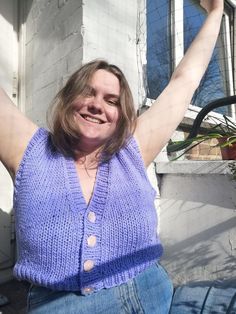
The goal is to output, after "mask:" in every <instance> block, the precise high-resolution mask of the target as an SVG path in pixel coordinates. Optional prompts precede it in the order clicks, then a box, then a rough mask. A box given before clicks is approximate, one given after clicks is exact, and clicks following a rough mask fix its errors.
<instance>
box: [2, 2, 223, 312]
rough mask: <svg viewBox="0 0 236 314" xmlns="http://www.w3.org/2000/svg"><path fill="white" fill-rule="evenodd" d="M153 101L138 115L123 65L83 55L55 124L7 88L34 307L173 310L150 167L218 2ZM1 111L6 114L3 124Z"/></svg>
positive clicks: (59, 101)
mask: <svg viewBox="0 0 236 314" xmlns="http://www.w3.org/2000/svg"><path fill="white" fill-rule="evenodd" d="M201 4H202V6H203V7H204V8H205V9H206V10H207V12H208V17H207V19H206V21H205V23H204V25H203V27H202V28H201V30H200V32H199V34H198V35H197V37H196V38H195V40H194V41H193V43H192V44H191V46H190V48H189V49H188V51H187V53H186V54H185V56H184V58H183V59H182V61H181V62H180V64H179V65H178V67H177V68H176V70H175V71H174V73H173V75H172V77H171V80H170V82H169V84H168V86H167V87H166V88H165V90H164V91H163V92H162V94H161V95H160V96H159V97H158V99H157V100H156V101H155V103H154V104H153V105H152V107H151V108H150V109H149V110H148V111H146V112H145V113H144V114H143V115H141V116H140V117H139V118H138V119H136V117H135V113H134V106H133V102H132V96H131V93H130V89H129V87H128V84H127V82H126V79H125V77H124V75H123V74H122V72H121V71H120V70H119V69H118V68H117V67H116V66H114V65H109V64H108V63H107V62H105V61H101V60H98V61H93V62H91V63H88V64H86V65H84V66H83V67H82V68H81V69H80V70H78V71H77V72H76V73H75V74H73V75H72V77H71V78H70V79H69V81H68V82H67V84H66V86H65V87H64V88H63V89H62V90H61V91H60V92H59V93H58V95H57V97H56V99H55V106H54V109H53V112H52V119H51V128H52V131H51V133H48V131H46V130H45V129H41V128H38V127H37V126H36V125H35V124H34V123H32V122H31V121H29V120H28V119H27V118H26V117H24V116H23V115H22V114H21V113H20V112H18V110H17V109H16V108H15V107H14V105H12V104H11V101H10V100H9V98H8V97H7V96H6V94H5V93H4V92H3V91H1V94H0V119H1V121H2V123H1V128H0V158H1V161H2V162H3V163H4V165H5V167H6V168H7V169H8V171H9V173H10V174H11V175H12V177H13V178H14V181H15V193H14V207H15V210H16V230H17V231H16V232H17V241H18V251H19V254H18V260H17V263H16V265H15V268H14V273H15V275H16V276H17V277H18V278H19V279H23V280H27V281H29V282H31V283H32V285H31V289H30V292H29V297H28V311H29V313H46V312H49V313H148V314H151V313H168V311H169V308H170V303H171V296H172V285H171V283H170V280H169V279H168V276H167V274H166V272H165V271H164V270H163V268H162V267H161V266H160V265H159V264H158V260H159V259H160V257H161V255H162V246H161V244H160V241H159V237H158V235H157V234H156V224H157V218H156V214H155V208H154V205H153V203H154V196H155V192H154V191H153V190H152V188H151V186H150V184H149V182H148V179H147V176H146V172H145V167H147V166H148V165H149V164H150V163H151V162H152V161H153V159H154V158H155V156H156V155H157V154H158V153H159V152H160V150H161V149H162V147H163V146H164V145H165V144H166V143H167V141H168V140H169V138H170V136H171V135H172V133H173V132H174V130H175V129H176V127H177V126H178V124H179V123H180V122H181V120H182V118H183V116H184V113H185V111H186V109H187V107H188V105H189V103H190V101H191V97H192V95H193V93H194V91H195V89H196V88H197V87H198V85H199V82H200V80H201V78H202V76H203V74H204V72H205V70H206V67H207V65H208V63H209V60H210V57H211V54H212V51H213V48H214V45H215V42H216V39H217V36H218V33H219V28H220V22H221V17H222V13H223V0H205V1H201ZM3 121H4V124H3Z"/></svg>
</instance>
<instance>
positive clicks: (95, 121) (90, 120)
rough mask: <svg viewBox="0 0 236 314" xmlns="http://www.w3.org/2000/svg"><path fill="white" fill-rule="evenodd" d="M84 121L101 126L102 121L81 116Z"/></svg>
mask: <svg viewBox="0 0 236 314" xmlns="http://www.w3.org/2000/svg"><path fill="white" fill-rule="evenodd" d="M83 117H84V119H85V120H87V121H89V122H93V123H98V124H101V123H102V121H101V120H98V119H96V118H93V117H90V116H83Z"/></svg>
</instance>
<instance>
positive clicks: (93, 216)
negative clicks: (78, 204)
mask: <svg viewBox="0 0 236 314" xmlns="http://www.w3.org/2000/svg"><path fill="white" fill-rule="evenodd" d="M88 220H89V221H90V222H93V223H94V222H95V221H96V214H95V213H94V212H89V213H88Z"/></svg>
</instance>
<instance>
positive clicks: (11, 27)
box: [0, 0, 18, 283]
mask: <svg viewBox="0 0 236 314" xmlns="http://www.w3.org/2000/svg"><path fill="white" fill-rule="evenodd" d="M15 4H16V2H14V1H13V0H9V1H4V0H0V29H1V32H0V69H1V70H0V85H1V86H2V87H3V88H4V89H5V90H6V92H7V93H8V95H9V96H10V97H11V98H12V99H13V101H14V102H15V103H16V100H17V99H16V96H17V95H14V96H15V97H12V95H13V94H15V86H16V80H17V75H16V74H17V63H18V56H17V33H16V29H15V25H16V15H15V13H16V7H15ZM12 193H13V188H12V181H11V178H10V176H9V174H8V173H7V171H6V169H5V168H4V167H3V165H2V164H0V283H1V282H2V281H4V280H7V279H9V278H10V276H11V275H10V273H9V272H8V271H2V269H5V268H6V267H8V266H9V265H11V264H12V262H13V255H12V250H11V236H12V230H11V228H12V226H11V219H12V216H11V214H12Z"/></svg>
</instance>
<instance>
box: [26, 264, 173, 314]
mask: <svg viewBox="0 0 236 314" xmlns="http://www.w3.org/2000/svg"><path fill="white" fill-rule="evenodd" d="M172 294H173V286H172V283H171V281H170V279H169V277H168V275H167V273H166V271H165V270H164V269H163V267H161V266H160V264H158V263H156V264H154V265H153V266H151V267H149V268H148V269H147V270H145V271H144V272H143V273H141V274H139V275H138V276H137V277H135V278H134V279H132V280H129V281H128V282H127V283H125V284H122V285H120V286H117V287H112V288H109V289H102V290H100V291H98V292H95V293H92V294H88V295H86V296H84V295H81V294H80V293H76V292H65V291H53V290H50V289H47V288H44V287H38V286H31V288H30V291H29V294H28V313H32V314H45V313H47V314H55V313H57V314H72V313H73V314H77V313H78V314H91V313H93V314H104V313H106V314H109V313H111V314H144V313H145V314H168V313H169V308H170V304H171V299H172Z"/></svg>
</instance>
